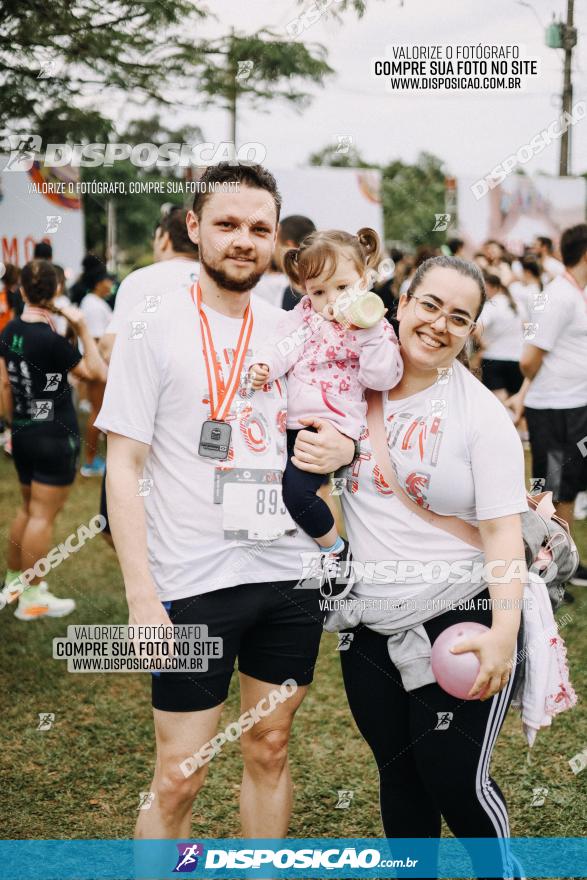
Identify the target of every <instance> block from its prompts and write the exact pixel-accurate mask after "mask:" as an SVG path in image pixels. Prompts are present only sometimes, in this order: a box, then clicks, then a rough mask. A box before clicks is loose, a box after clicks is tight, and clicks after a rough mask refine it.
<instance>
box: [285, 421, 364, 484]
mask: <svg viewBox="0 0 587 880" xmlns="http://www.w3.org/2000/svg"><path fill="white" fill-rule="evenodd" d="M300 423H301V424H302V425H307V426H308V427H311V428H315V429H316V432H317V433H316V432H314V431H300V432H299V434H298V436H297V438H296V445H295V447H294V455H293V457H292V463H293V464H295V466H296V467H298V468H299V469H300V470H301V471H308V473H310V474H330V473H332V471H335V470H338V468H339V467H343V466H344V465H346V464H350V463H351V461H352V460H353V456H354V454H355V444H354V443H353V441H352V440H351V439H350V437H346V436H345V435H344V434H341V433H340V431H337V430H336V428H335V427H334V425H332V424H331V423H330V422H327V421H325V420H323V419H316V418H310V419H300Z"/></svg>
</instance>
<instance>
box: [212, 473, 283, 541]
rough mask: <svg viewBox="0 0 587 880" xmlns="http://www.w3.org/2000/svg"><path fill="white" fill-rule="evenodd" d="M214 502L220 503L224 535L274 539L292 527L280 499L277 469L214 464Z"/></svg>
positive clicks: (279, 477) (279, 481)
mask: <svg viewBox="0 0 587 880" xmlns="http://www.w3.org/2000/svg"><path fill="white" fill-rule="evenodd" d="M214 502H215V503H216V504H222V527H223V530H224V537H225V538H227V539H229V538H240V539H247V538H248V539H252V540H269V541H270V540H274V539H276V538H280V537H281V536H282V535H285V534H287V533H288V532H289V533H291V532H295V531H296V524H295V523H294V521H293V520H292V518H291V516H290V515H289V513H288V510H287V508H286V506H285V504H284V503H283V497H282V494H281V471H276V470H265V469H262V468H230V469H227V470H224V469H222V468H217V469H216V472H215V480H214Z"/></svg>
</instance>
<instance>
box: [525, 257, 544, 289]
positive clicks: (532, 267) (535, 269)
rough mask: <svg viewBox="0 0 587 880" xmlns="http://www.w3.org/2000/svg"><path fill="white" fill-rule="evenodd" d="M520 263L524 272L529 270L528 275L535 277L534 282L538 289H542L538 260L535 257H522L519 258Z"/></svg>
mask: <svg viewBox="0 0 587 880" xmlns="http://www.w3.org/2000/svg"><path fill="white" fill-rule="evenodd" d="M520 264H521V266H522V269H523V270H524V271H525V272H529V273H530V275H533V276H534V278H535V279H536V283H537V284H538V286H539V287H540V290H542V287H543V284H542V270H541V268H540V263H539V262H538V260H537V259H536V257H533V256H527V257H522V259H521V260H520Z"/></svg>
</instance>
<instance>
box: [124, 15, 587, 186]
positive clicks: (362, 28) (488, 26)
mask: <svg viewBox="0 0 587 880" xmlns="http://www.w3.org/2000/svg"><path fill="white" fill-rule="evenodd" d="M310 4H311V0H304V3H303V4H302V6H300V5H298V4H297V3H296V2H295V0H271V2H268V0H242V2H240V3H237V2H235V0H214V2H213V3H211V4H210V6H211V8H212V9H213V10H214V12H215V14H216V15H217V16H218V19H219V20H218V21H217V22H213V21H210V22H207V23H205V24H202V25H199V27H198V31H199V33H198V34H197V36H198V37H201V36H204V35H208V34H209V35H210V36H218V35H220V34H222V33H226V32H227V30H228V29H229V28H230V27H231V26H232V27H234V28H236V29H237V30H239V31H247V32H249V33H251V32H254V31H255V30H256V29H258V28H259V27H263V26H270V27H273V28H274V29H277V30H281V31H283V30H284V29H285V25H286V24H287V23H288V22H289V21H291V19H292V18H295V17H296V16H298V15H299V14H300V10H303V9H305V8H306V7H308V6H309V5H310ZM367 5H368V11H367V12H366V14H365V16H364V17H363V18H362V19H361V20H357V18H356V16H355V14H354V12H350V11H349V12H346V13H345V15H344V20H343V22H342V23H341V24H339V23H337V22H336V21H332V20H330V21H324V20H321V21H319V22H318V23H317V24H315V25H313V26H312V27H311V28H308V29H307V30H306V31H304V33H303V34H302V35H301V36H300V39H305V40H308V41H316V42H319V43H322V44H324V45H325V46H326V47H327V50H328V62H329V64H330V66H331V67H333V68H334V70H335V76H333V77H331V78H330V79H329V80H328V81H327V84H326V86H325V87H324V88H323V89H320V88H315V87H313V86H311V88H310V90H311V91H312V93H313V95H314V100H313V102H312V105H311V106H310V108H309V109H307V110H305V111H304V112H303V113H302V114H300V115H298V113H296V111H295V110H294V109H292V108H291V107H289V106H288V105H287V104H285V103H283V102H275V103H272V104H271V105H270V112H269V113H263V112H260V111H258V110H253V109H252V108H251V107H250V106H248V105H247V104H246V102H242V106H241V109H240V121H239V131H238V137H237V140H238V142H239V143H244V142H247V141H258V142H260V143H262V144H264V145H265V147H266V149H267V157H266V160H265V162H266V164H267V165H268V166H270V167H274V168H279V167H286V166H291V165H302V164H304V163H305V162H306V160H307V158H308V156H309V154H310V153H311V152H313V151H315V150H318V149H320V148H322V147H323V146H325V145H326V144H327V143H329V142H333V141H334V142H336V141H337V139H338V137H339V136H341V135H350V136H351V137H352V138H353V142H354V144H355V146H356V147H357V148H358V149H359V150H360V152H361V153H362V155H364V156H365V158H367V159H369V160H374V161H378V162H387V161H390V160H393V159H396V158H400V159H403V160H405V161H413V160H415V159H416V157H417V155H418V153H419V152H420V151H422V150H427V151H430V152H432V153H435V154H436V155H437V156H439V157H440V158H441V159H443V160H444V161H445V162H446V165H447V169H448V171H450V172H452V173H454V174H473V175H475V176H482V175H483V174H486V173H488V172H489V171H490V170H491V168H493V167H494V166H495V165H496V164H497V163H498V162H500V161H501V160H503V159H504V158H505V157H506V156H507V155H508V154H510V153H512V152H515V151H516V150H517V149H518V148H519V147H521V146H522V145H524V144H526V143H528V142H529V141H530V140H531V138H532V137H533V136H534V135H535V134H537V133H538V132H539V131H541V130H542V129H543V128H544V127H546V126H548V124H549V123H550V122H551V121H553V120H554V119H556V118H557V116H558V115H559V114H560V98H559V96H560V92H561V88H562V63H563V53H562V51H560V50H553V49H549V48H548V47H547V46H546V45H545V43H544V27H543V26H542V25H544V26H546V25H547V24H548V23H549V22H550V20H551V17H552V13H553V12H556V13H557V16H558V15H559V14H563V13H565V15H566V0H552V2H551V0H528V5H521V4H520V3H519V2H516V0H447V2H444V3H440V2H437V0H404V2H403V5H401V4H400V0H367ZM530 6H531V8H530ZM575 7H576V12H575V17H576V21H575V24H576V27H577V28H578V31H579V44H578V47H577V48H576V49H575V52H574V64H573V66H574V74H573V80H574V103H576V102H577V101H579V100H587V50H586V46H587V3H586V2H585V0H580V2H579V3H575ZM577 7H578V8H577ZM194 36H196V35H194ZM479 42H483V43H492V44H498V45H501V44H506V43H508V44H513V43H517V44H521V45H524V46H525V47H526V53H527V55H528V56H530V57H536V58H539V59H540V63H541V73H540V76H539V77H537V78H534V79H533V81H531V82H530V83H529V84H528V86H527V88H526V90H525V91H523V92H511V93H508V92H501V93H496V92H493V93H489V92H460V93H452V94H451V93H442V92H432V93H430V92H423V91H419V92H403V93H395V94H389V93H386V92H385V89H384V85H383V82H377V81H375V80H374V78H373V77H372V75H371V63H370V62H371V60H372V59H373V58H375V57H381V56H383V55H384V54H385V46H386V45H387V44H389V43H405V44H410V43H417V44H432V45H434V44H438V43H450V44H453V45H455V44H457V43H467V44H477V43H479ZM121 109H122V108H121ZM123 112H124V113H125V114H126V115H127V116H128V117H131V116H133V115H134V116H136V115H141V114H140V112H139V111H135V110H133V109H131V108H129V106H128V105H126V109H125V110H124V111H123ZM168 119H169V121H170V122H173V124H174V125H176V124H177V125H180V124H190V123H191V124H194V123H198V124H199V125H200V126H201V127H202V129H203V132H204V136H205V138H206V140H211V141H222V140H228V139H229V138H228V132H229V125H228V118H227V114H226V113H225V112H223V111H221V110H215V109H208V110H202V111H201V112H194V111H190V112H189V113H185V114H184V113H182V112H181V110H179V111H177V112H174V113H173V114H172V115H170V116H169V117H168ZM572 138H573V159H572V168H571V170H572V171H573V172H574V173H581V172H584V171H587V117H586V118H585V119H584V120H583V121H582V122H579V123H578V124H577V125H576V126H574V128H573V130H572ZM558 156H559V143H558V141H556V142H554V143H553V144H552V145H550V146H549V147H548V148H547V149H546V150H544V151H543V152H542V153H541V154H540V155H539V156H536V157H535V158H533V159H532V160H531V162H530V163H528V165H526V170H527V171H528V172H530V173H533V172H536V171H545V172H548V173H557V172H558Z"/></svg>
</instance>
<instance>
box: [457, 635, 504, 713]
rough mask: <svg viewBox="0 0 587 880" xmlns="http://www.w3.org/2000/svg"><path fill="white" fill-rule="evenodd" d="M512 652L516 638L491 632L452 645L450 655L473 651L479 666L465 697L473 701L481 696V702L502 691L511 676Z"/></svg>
mask: <svg viewBox="0 0 587 880" xmlns="http://www.w3.org/2000/svg"><path fill="white" fill-rule="evenodd" d="M515 650H516V636H515V635H513V636H512V635H511V634H510V633H504V632H503V631H502V630H498V629H493V628H492V629H490V630H489V632H486V633H482V634H481V635H479V636H474V637H473V638H471V639H464V640H463V641H461V642H457V643H456V645H453V647H452V648H451V653H452V654H465V653H466V652H467V651H473V652H474V653H475V654H476V655H477V658H478V660H479V662H480V664H481V667H480V669H479V674H478V676H477V678H476V679H475V683H474V684H473V687H472V688H471V690H470V691H469V693H468V696H469V697H475V696H476V695H477V694H480V693H482V694H483V695H482V697H481V698H480V699H482V700H488V699H489V698H490V697H493V696H494V695H495V694H497V693H499V691H501V690H503V688H504V687H505V686H506V684H507V683H508V681H509V678H510V675H511V674H512V658H513V655H514V651H515Z"/></svg>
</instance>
